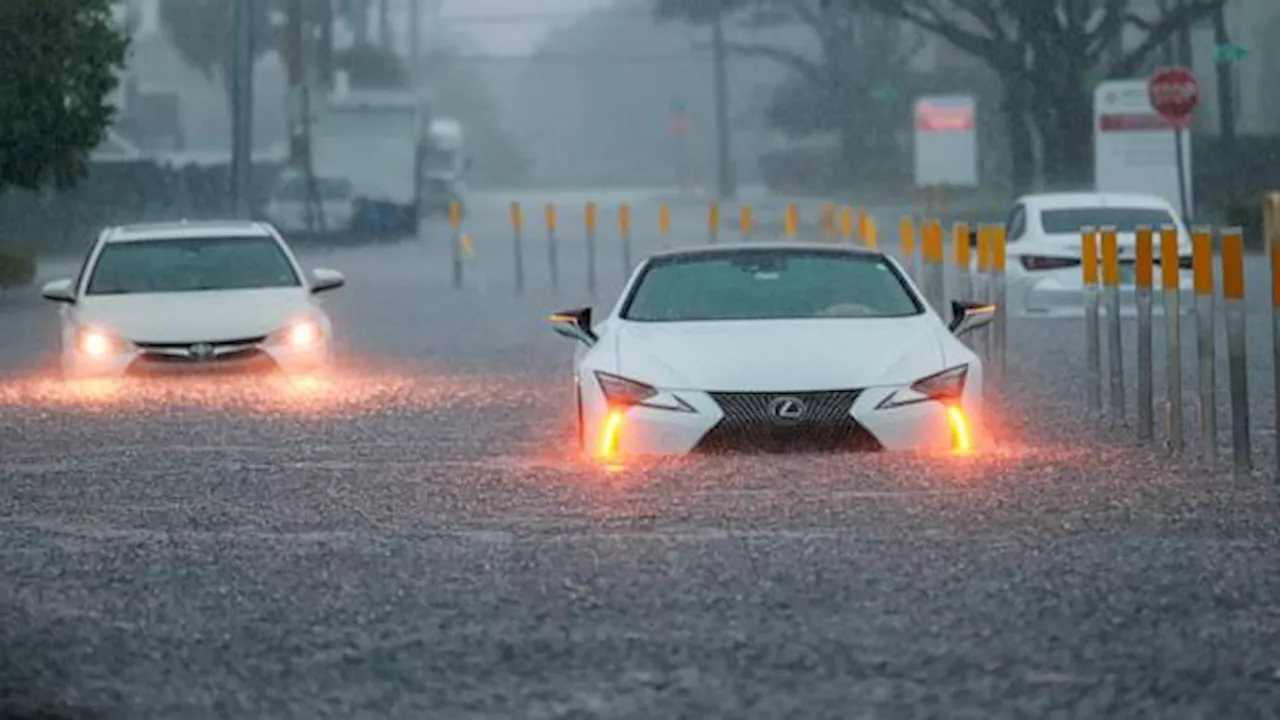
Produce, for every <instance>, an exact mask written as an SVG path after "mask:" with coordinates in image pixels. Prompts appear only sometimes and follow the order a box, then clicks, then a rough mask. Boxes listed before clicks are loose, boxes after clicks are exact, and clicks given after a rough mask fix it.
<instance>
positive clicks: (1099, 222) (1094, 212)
mask: <svg viewBox="0 0 1280 720" xmlns="http://www.w3.org/2000/svg"><path fill="white" fill-rule="evenodd" d="M1170 224H1173V216H1172V215H1170V214H1169V213H1168V212H1166V211H1164V210H1160V209H1158V208H1125V207H1091V208H1066V209H1062V210H1043V211H1041V212H1040V225H1041V226H1042V227H1043V228H1044V231H1045V233H1047V234H1050V235H1066V234H1078V233H1079V232H1080V228H1083V227H1088V226H1093V227H1098V228H1103V227H1115V229H1116V231H1117V232H1122V233H1131V232H1134V231H1136V230H1137V229H1138V228H1139V227H1140V226H1143V225H1146V226H1148V227H1152V228H1159V227H1161V226H1163V225H1170Z"/></svg>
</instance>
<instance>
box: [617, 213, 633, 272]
mask: <svg viewBox="0 0 1280 720" xmlns="http://www.w3.org/2000/svg"><path fill="white" fill-rule="evenodd" d="M618 233H619V234H620V235H621V236H622V277H623V278H624V279H625V278H628V277H631V206H629V205H627V204H626V203H622V204H621V205H619V206H618Z"/></svg>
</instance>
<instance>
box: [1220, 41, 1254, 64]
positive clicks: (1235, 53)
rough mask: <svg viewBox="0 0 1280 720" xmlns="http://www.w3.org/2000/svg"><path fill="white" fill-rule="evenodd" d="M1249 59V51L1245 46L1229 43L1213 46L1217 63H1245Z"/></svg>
mask: <svg viewBox="0 0 1280 720" xmlns="http://www.w3.org/2000/svg"><path fill="white" fill-rule="evenodd" d="M1248 57H1249V51H1248V49H1246V48H1245V47H1244V46H1243V45H1236V44H1235V43H1227V44H1226V45H1214V46H1213V61H1214V62H1216V63H1238V62H1244V61H1245V60H1246V59H1247V58H1248Z"/></svg>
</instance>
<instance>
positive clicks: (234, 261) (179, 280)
mask: <svg viewBox="0 0 1280 720" xmlns="http://www.w3.org/2000/svg"><path fill="white" fill-rule="evenodd" d="M344 282H345V280H344V279H343V276H342V275H341V274H340V273H337V272H335V271H333V270H316V271H315V272H314V274H313V278H312V279H310V280H308V279H307V278H306V276H305V275H304V274H303V272H302V268H301V267H300V266H299V265H298V260H297V258H295V257H294V255H293V253H292V252H291V251H290V250H289V247H288V245H287V244H286V243H285V241H284V238H283V237H281V236H280V234H279V233H278V232H276V230H275V229H274V228H273V227H271V226H270V225H265V224H262V223H255V222H240V221H229V222H198V223H197V222H191V223H188V222H180V223H165V224H153V225H132V226H125V227H113V228H107V229H106V230H104V231H103V232H102V233H101V235H99V237H98V241H97V242H96V243H95V244H94V246H93V249H92V250H90V252H89V255H88V257H87V258H86V259H85V262H84V266H83V268H82V269H81V271H80V275H79V277H77V278H75V279H63V280H55V281H53V282H51V283H49V284H47V285H45V286H44V290H43V295H44V297H45V298H46V299H48V300H52V301H54V302H57V303H60V304H61V325H62V332H61V340H62V342H61V345H62V348H61V364H62V370H63V373H64V375H65V376H67V377H70V378H83V377H115V376H121V375H133V374H151V373H154V372H164V371H245V370H275V369H279V370H284V371H289V372H297V371H309V370H318V369H321V368H323V367H325V366H326V365H327V364H328V362H329V360H330V356H331V337H332V327H331V324H330V321H329V318H328V316H327V315H326V314H325V312H324V310H323V309H322V308H321V307H320V303H319V302H318V301H317V299H316V297H315V295H316V294H317V293H321V292H325V291H327V290H332V289H334V288H337V287H341V286H342V285H343V284H344Z"/></svg>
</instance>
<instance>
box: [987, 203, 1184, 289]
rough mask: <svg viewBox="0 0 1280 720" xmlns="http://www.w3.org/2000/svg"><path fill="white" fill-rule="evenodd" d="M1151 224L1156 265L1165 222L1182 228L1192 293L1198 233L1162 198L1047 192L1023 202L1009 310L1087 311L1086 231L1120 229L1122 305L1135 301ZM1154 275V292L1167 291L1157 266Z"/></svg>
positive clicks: (1015, 223)
mask: <svg viewBox="0 0 1280 720" xmlns="http://www.w3.org/2000/svg"><path fill="white" fill-rule="evenodd" d="M1144 225H1145V226H1150V227H1151V228H1152V229H1153V230H1154V231H1155V234H1156V237H1155V242H1154V244H1155V260H1156V263H1157V264H1158V263H1159V261H1160V238H1159V232H1160V229H1161V228H1162V227H1163V226H1166V225H1172V226H1173V227H1175V228H1177V232H1178V256H1179V268H1180V269H1179V287H1180V289H1181V290H1182V291H1184V292H1186V293H1190V292H1191V291H1192V290H1193V284H1192V273H1191V234H1190V232H1189V231H1188V229H1187V227H1186V225H1185V224H1184V223H1183V221H1182V218H1180V217H1179V215H1178V212H1177V211H1176V210H1174V208H1173V206H1171V205H1170V204H1169V203H1168V202H1167V201H1166V200H1164V199H1163V198H1160V197H1157V196H1154V195H1134V194H1120V193H1045V194H1038V195H1024V196H1022V197H1020V198H1018V199H1017V200H1016V201H1015V202H1014V205H1013V209H1012V211H1011V212H1010V215H1009V219H1008V222H1007V223H1006V242H1007V244H1006V246H1005V247H1006V249H1005V256H1006V264H1005V282H1006V283H1007V287H1008V310H1009V312H1011V313H1018V314H1022V313H1028V314H1053V313H1057V312H1062V311H1067V312H1078V311H1079V310H1080V309H1081V307H1082V304H1081V296H1082V293H1083V291H1084V279H1083V273H1082V269H1081V267H1080V264H1081V253H1082V251H1081V247H1080V230H1081V228H1083V227H1085V226H1094V227H1098V228H1102V227H1106V226H1114V227H1115V228H1116V230H1117V235H1116V240H1117V242H1116V245H1117V248H1118V256H1119V258H1120V266H1121V268H1120V269H1121V293H1122V301H1123V302H1125V303H1132V301H1133V290H1134V285H1133V282H1134V261H1135V259H1136V252H1137V250H1136V248H1137V236H1136V231H1137V228H1139V227H1141V226H1144ZM1099 251H1101V247H1099ZM1153 275H1154V280H1153V283H1154V287H1155V288H1156V289H1161V288H1162V287H1163V284H1162V281H1161V273H1160V271H1159V268H1158V267H1157V268H1156V270H1155V272H1154V273H1153ZM1157 306H1158V303H1157ZM1184 306H1187V304H1186V303H1184Z"/></svg>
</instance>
